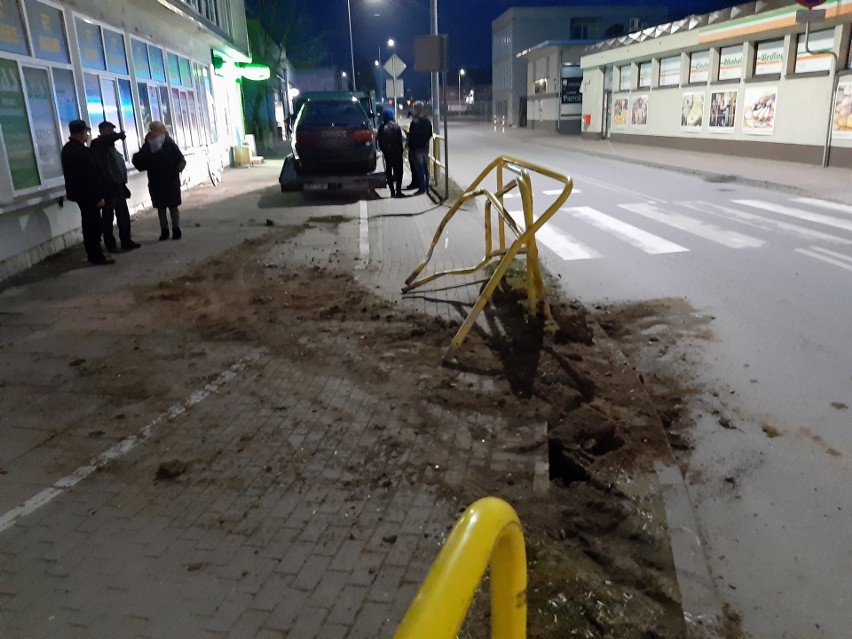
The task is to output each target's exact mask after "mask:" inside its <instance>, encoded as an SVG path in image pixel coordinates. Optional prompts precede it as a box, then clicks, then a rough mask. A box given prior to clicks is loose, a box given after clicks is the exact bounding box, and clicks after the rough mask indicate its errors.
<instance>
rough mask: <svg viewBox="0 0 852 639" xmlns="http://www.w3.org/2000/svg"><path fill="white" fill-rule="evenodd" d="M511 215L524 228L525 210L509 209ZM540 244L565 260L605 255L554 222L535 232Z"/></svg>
mask: <svg viewBox="0 0 852 639" xmlns="http://www.w3.org/2000/svg"><path fill="white" fill-rule="evenodd" d="M509 215H511V216H512V219H513V220H515V222H517V224H518V226H519V227H521V228H522V229H523V228H525V227H524V212H523V211H509ZM535 237H536V240H537V241H538V243H539V244H541V245H543V246H546V247H547V248H549V249H550V250H551V251H553V252H554V253H556V254H557V255H558V256H559V257H561V258H562V259H563V260H565V261H568V262H571V261H574V260H592V259H598V258H600V257H603V256H602V255H601V254H600V253H599V252H598V251H596V250H595V249H593V248H591V247H590V246H586V245H585V244H583V243H582V242H579V241H578V240H577V239H576V238H574V237H572V236H570V235H568V234H567V233H565V232H563V231H560V230H559V229H558V228H556V226H554V225H553V224H545V225H544V226H542V227H541V228H540V229H539V230H538V232H537V233H536V234H535Z"/></svg>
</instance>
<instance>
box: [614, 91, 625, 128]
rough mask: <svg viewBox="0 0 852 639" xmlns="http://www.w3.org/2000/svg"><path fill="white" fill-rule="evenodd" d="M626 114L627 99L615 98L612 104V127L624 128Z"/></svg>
mask: <svg viewBox="0 0 852 639" xmlns="http://www.w3.org/2000/svg"><path fill="white" fill-rule="evenodd" d="M628 112H629V111H628V108H627V98H615V100H613V102H612V126H614V127H618V128H621V129H623V128H625V127H626V126H627V114H628Z"/></svg>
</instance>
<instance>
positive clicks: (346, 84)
mask: <svg viewBox="0 0 852 639" xmlns="http://www.w3.org/2000/svg"><path fill="white" fill-rule="evenodd" d="M340 77H341V78H342V79H343V89H344V90H346V89H348V88H349V86H348V85H349V83H348V82H347V81H346V71H341V72H340ZM354 79H355V78H353V80H354ZM353 90H354V89H353Z"/></svg>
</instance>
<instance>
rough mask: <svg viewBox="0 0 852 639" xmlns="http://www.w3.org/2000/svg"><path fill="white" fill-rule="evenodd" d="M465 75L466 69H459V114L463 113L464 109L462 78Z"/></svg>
mask: <svg viewBox="0 0 852 639" xmlns="http://www.w3.org/2000/svg"><path fill="white" fill-rule="evenodd" d="M463 75H464V69H459V115H461V111H462V97H461V79H462V76H463Z"/></svg>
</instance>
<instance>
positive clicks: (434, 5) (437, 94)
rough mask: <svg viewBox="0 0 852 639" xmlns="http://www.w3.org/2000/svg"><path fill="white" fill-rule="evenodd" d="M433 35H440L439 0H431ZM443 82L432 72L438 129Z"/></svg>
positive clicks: (433, 110) (433, 113)
mask: <svg viewBox="0 0 852 639" xmlns="http://www.w3.org/2000/svg"><path fill="white" fill-rule="evenodd" d="M429 15H430V22H431V28H430V31H429V32H430V33H431V35H438V0H429ZM440 104H441V84H440V76H439V75H438V73H437V72H434V71H433V72H432V128H433V129H434V130H435V131H437V130H438V126H439V124H440V116H441V107H440Z"/></svg>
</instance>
